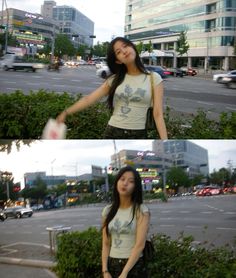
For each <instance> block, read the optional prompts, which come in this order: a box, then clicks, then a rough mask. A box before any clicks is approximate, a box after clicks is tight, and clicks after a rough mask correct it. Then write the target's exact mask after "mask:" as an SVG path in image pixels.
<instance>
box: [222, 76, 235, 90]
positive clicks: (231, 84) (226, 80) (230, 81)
mask: <svg viewBox="0 0 236 278" xmlns="http://www.w3.org/2000/svg"><path fill="white" fill-rule="evenodd" d="M219 83H222V84H224V85H225V86H226V87H227V88H230V89H236V76H235V75H228V76H227V77H223V78H222V79H221V80H220V82H219Z"/></svg>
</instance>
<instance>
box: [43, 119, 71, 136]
mask: <svg viewBox="0 0 236 278" xmlns="http://www.w3.org/2000/svg"><path fill="white" fill-rule="evenodd" d="M65 138H66V125H65V124H64V123H58V122H57V121H56V120H54V119H49V120H48V122H47V124H46V125H45V127H44V130H43V134H42V139H52V140H55V139H65Z"/></svg>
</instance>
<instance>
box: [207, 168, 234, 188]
mask: <svg viewBox="0 0 236 278" xmlns="http://www.w3.org/2000/svg"><path fill="white" fill-rule="evenodd" d="M230 177H231V174H230V171H229V170H228V169H226V168H221V169H219V171H216V170H214V171H213V173H211V175H210V181H211V183H213V184H217V185H220V186H223V185H227V184H229V183H230Z"/></svg>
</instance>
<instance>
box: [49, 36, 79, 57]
mask: <svg viewBox="0 0 236 278" xmlns="http://www.w3.org/2000/svg"><path fill="white" fill-rule="evenodd" d="M54 54H55V56H58V57H62V56H63V55H68V56H74V55H75V54H76V49H75V48H74V46H73V44H72V42H71V41H70V40H69V38H68V37H67V36H66V35H64V34H58V35H57V36H56V39H55V49H54Z"/></svg>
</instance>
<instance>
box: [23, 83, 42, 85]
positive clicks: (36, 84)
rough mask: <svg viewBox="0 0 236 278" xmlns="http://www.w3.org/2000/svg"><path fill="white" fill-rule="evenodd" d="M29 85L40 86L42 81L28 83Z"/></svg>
mask: <svg viewBox="0 0 236 278" xmlns="http://www.w3.org/2000/svg"><path fill="white" fill-rule="evenodd" d="M26 84H27V85H33V86H38V85H40V84H41V83H26Z"/></svg>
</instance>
